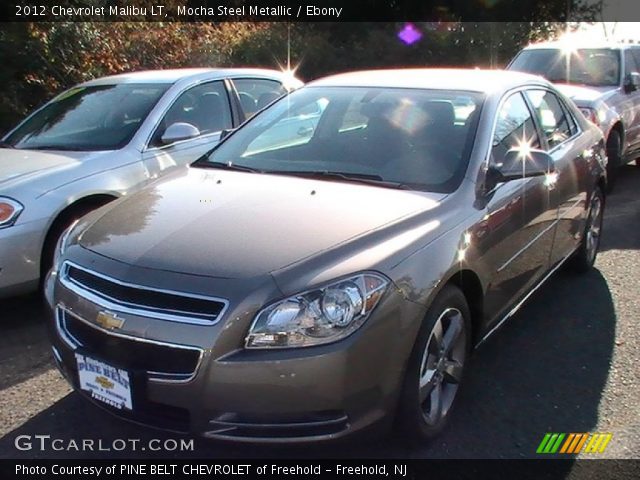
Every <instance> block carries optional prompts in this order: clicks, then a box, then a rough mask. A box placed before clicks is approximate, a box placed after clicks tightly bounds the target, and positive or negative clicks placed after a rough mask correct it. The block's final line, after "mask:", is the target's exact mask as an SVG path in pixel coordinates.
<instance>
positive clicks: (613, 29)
mask: <svg viewBox="0 0 640 480" xmlns="http://www.w3.org/2000/svg"><path fill="white" fill-rule="evenodd" d="M623 1H624V0H623ZM633 1H635V2H637V1H638V0H633ZM636 8H640V5H638V6H637V7H636ZM639 15H640V13H639ZM605 18H606V17H605ZM605 32H606V33H605ZM578 33H580V34H581V35H585V36H587V37H589V38H591V39H595V38H594V37H595V36H597V37H599V38H602V39H607V37H606V36H608V37H609V38H608V40H612V41H627V40H636V41H639V42H640V22H597V23H595V24H594V25H587V24H584V25H582V26H581V28H580V29H579V31H578Z"/></svg>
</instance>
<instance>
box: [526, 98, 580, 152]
mask: <svg viewBox="0 0 640 480" xmlns="http://www.w3.org/2000/svg"><path fill="white" fill-rule="evenodd" d="M527 97H528V98H529V101H530V102H531V104H532V105H533V108H534V110H535V112H536V116H537V117H538V123H539V124H540V127H541V128H542V131H543V132H544V135H545V137H546V139H547V143H548V145H549V149H552V148H554V147H555V146H557V145H560V144H561V143H562V142H564V141H565V140H567V139H568V138H570V137H571V136H573V134H574V133H575V125H573V120H570V119H569V117H568V112H567V111H566V109H565V108H564V107H563V106H562V104H561V103H560V100H558V97H556V96H555V95H554V94H553V93H551V92H549V91H548V90H529V91H527Z"/></svg>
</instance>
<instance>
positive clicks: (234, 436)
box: [47, 70, 606, 442]
mask: <svg viewBox="0 0 640 480" xmlns="http://www.w3.org/2000/svg"><path fill="white" fill-rule="evenodd" d="M604 151H605V150H604V143H603V138H602V134H601V133H600V132H599V131H598V129H597V128H596V127H595V126H594V125H592V124H591V123H589V122H587V121H586V120H585V118H584V117H583V116H582V115H581V113H580V112H579V111H578V110H577V108H576V107H575V106H574V105H573V104H572V103H571V102H570V101H568V100H567V99H566V98H565V97H564V96H563V95H561V94H560V93H559V92H558V91H557V90H556V89H555V88H554V87H553V86H552V85H551V84H550V83H548V82H546V81H545V80H543V79H541V78H538V77H533V76H529V75H526V74H519V73H514V72H500V71H477V70H475V71H468V70H398V71H372V72H358V73H351V74H344V75H338V76H334V77H329V78H326V79H322V80H318V81H316V82H313V83H311V84H309V85H307V86H305V87H303V88H301V89H300V90H298V91H296V92H294V93H292V94H291V95H289V96H288V97H286V98H283V99H281V100H279V101H277V102H276V103H274V104H272V105H271V106H269V107H268V108H266V109H265V110H263V111H262V112H260V113H258V114H257V115H256V116H255V117H253V118H252V119H251V120H249V121H248V122H247V123H245V124H244V125H243V126H242V127H241V128H240V129H238V130H237V131H235V132H232V133H231V134H230V135H228V136H227V137H226V139H225V140H224V141H223V142H222V143H221V144H220V145H219V146H218V147H216V148H215V149H214V150H213V151H212V152H210V153H209V154H207V155H205V156H204V157H203V158H201V159H200V160H199V161H197V162H196V163H195V164H193V165H192V166H191V167H190V168H189V169H188V170H186V171H183V172H177V173H175V174H174V175H172V176H169V177H167V178H165V179H163V180H160V181H158V182H156V183H155V184H152V185H151V186H149V187H148V188H146V189H145V190H143V191H142V192H140V193H138V194H135V195H132V196H131V197H129V198H124V199H121V200H119V201H117V202H115V203H113V204H111V205H109V206H107V207H104V208H102V209H100V210H98V211H96V212H94V213H92V214H90V215H89V216H87V217H84V218H83V219H82V220H81V221H80V222H79V223H78V224H76V225H75V226H73V227H72V228H71V229H70V230H69V231H67V233H66V234H65V235H64V236H63V237H62V239H61V241H60V243H59V245H58V248H57V252H56V253H57V258H56V261H55V268H54V271H53V272H52V274H51V275H50V277H49V281H48V284H47V296H48V299H49V302H50V304H51V308H52V312H53V317H52V322H51V327H52V328H51V336H52V337H51V338H52V341H53V350H54V354H55V357H56V359H57V360H58V365H59V367H60V369H61V371H62V372H63V374H64V375H65V376H66V377H67V379H68V380H69V382H70V383H71V384H72V385H73V386H74V387H75V388H76V389H77V390H78V391H79V392H81V393H82V394H83V395H85V396H86V397H87V398H90V399H92V400H93V401H94V402H95V403H96V404H98V405H101V406H103V407H104V408H106V409H108V410H110V411H111V412H114V413H116V414H117V415H120V416H122V417H125V418H128V419H131V420H134V421H138V422H141V423H145V424H150V425H154V426H159V427H162V428H167V429H171V430H177V431H189V432H193V433H197V434H201V435H204V436H206V437H209V438H217V439H228V440H236V441H238V440H239V441H272V442H273V441H279V442H282V441H317V440H326V439H332V438H338V437H343V436H346V435H348V434H351V433H353V432H357V431H363V430H365V429H369V428H373V427H378V426H382V427H384V426H388V425H389V424H390V423H391V420H392V419H394V418H395V419H396V420H397V422H398V423H399V425H400V426H401V427H402V428H404V429H405V430H406V431H407V432H408V433H409V434H410V435H413V436H414V437H417V438H429V437H432V436H433V435H435V434H437V433H438V432H439V431H440V430H441V429H442V428H443V426H444V425H445V423H446V421H447V419H448V418H449V416H450V412H451V410H452V406H453V405H454V401H455V398H456V393H457V391H458V387H459V385H460V382H461V381H462V379H463V376H464V371H465V368H466V366H467V363H468V359H469V354H470V352H471V350H472V348H473V347H474V346H476V345H478V344H479V343H480V342H482V341H483V340H484V339H485V338H487V336H488V335H490V334H491V333H492V332H494V331H495V330H496V329H497V328H498V327H499V326H500V325H501V323H502V322H503V321H504V320H505V319H507V318H509V317H510V316H511V315H512V314H513V313H514V312H515V311H516V310H517V309H518V307H519V306H520V305H521V304H522V302H524V301H525V300H526V299H527V298H528V297H529V296H530V295H531V293H532V292H533V291H534V290H535V289H536V288H538V286H539V285H540V284H541V283H542V282H544V281H545V280H546V279H547V278H548V277H549V276H550V275H551V274H552V273H553V272H554V271H555V270H556V269H558V268H559V267H560V266H561V265H563V264H565V263H567V264H570V265H571V266H572V267H573V268H575V269H576V270H579V271H585V270H587V269H589V268H590V267H591V266H592V265H593V262H594V260H595V257H596V254H597V250H598V244H599V239H600V230H601V225H602V212H603V206H604V197H603V193H602V192H603V190H604V188H605V181H606V177H605V173H604V172H605V166H606V157H605V153H604Z"/></svg>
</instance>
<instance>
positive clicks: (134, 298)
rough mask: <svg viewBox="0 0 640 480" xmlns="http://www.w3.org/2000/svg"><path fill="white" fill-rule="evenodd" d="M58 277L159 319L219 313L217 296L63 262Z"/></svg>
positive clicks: (211, 317) (208, 317)
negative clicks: (152, 284)
mask: <svg viewBox="0 0 640 480" xmlns="http://www.w3.org/2000/svg"><path fill="white" fill-rule="evenodd" d="M61 280H62V281H63V283H65V284H66V285H67V286H69V287H70V288H72V289H74V290H76V291H77V290H78V288H79V289H80V291H79V292H78V293H79V294H80V295H82V294H83V293H84V294H85V296H86V293H89V294H90V295H93V296H96V297H98V298H99V299H100V300H102V301H103V302H104V301H106V302H108V303H110V304H112V305H107V306H114V305H115V307H124V308H126V309H128V310H133V312H132V313H137V314H140V315H143V316H153V317H156V318H159V319H168V320H184V321H195V322H196V323H213V322H215V321H216V320H217V319H218V318H219V317H220V316H221V315H222V313H223V311H224V309H225V307H226V302H225V301H224V300H221V299H217V298H212V297H205V296H200V295H193V294H188V293H183V292H174V291H167V290H161V289H155V288H152V287H146V286H141V285H132V284H129V283H126V282H122V281H120V280H116V279H114V278H111V277H108V276H106V275H102V274H98V273H96V272H92V271H89V270H87V269H85V268H82V267H79V266H77V265H74V264H72V263H70V262H66V263H65V265H64V267H63V270H62V277H61Z"/></svg>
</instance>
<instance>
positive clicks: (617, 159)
mask: <svg viewBox="0 0 640 480" xmlns="http://www.w3.org/2000/svg"><path fill="white" fill-rule="evenodd" d="M607 158H608V162H607V193H611V192H612V191H613V189H614V187H615V184H616V182H617V180H618V169H619V168H620V165H621V164H622V137H621V136H620V132H618V131H617V130H612V131H611V133H610V134H609V138H608V139H607Z"/></svg>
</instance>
